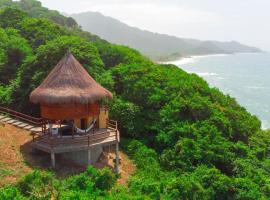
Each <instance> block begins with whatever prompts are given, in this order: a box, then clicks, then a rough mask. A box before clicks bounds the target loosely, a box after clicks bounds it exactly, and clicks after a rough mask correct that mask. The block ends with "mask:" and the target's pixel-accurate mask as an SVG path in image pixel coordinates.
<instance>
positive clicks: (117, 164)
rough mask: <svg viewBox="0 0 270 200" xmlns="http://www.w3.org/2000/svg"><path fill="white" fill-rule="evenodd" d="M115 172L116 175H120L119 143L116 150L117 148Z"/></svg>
mask: <svg viewBox="0 0 270 200" xmlns="http://www.w3.org/2000/svg"><path fill="white" fill-rule="evenodd" d="M115 172H116V174H119V173H120V170H119V143H118V142H117V143H116V148H115Z"/></svg>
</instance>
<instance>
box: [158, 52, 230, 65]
mask: <svg viewBox="0 0 270 200" xmlns="http://www.w3.org/2000/svg"><path fill="white" fill-rule="evenodd" d="M229 55H232V54H205V55H194V56H185V57H180V58H178V59H177V60H170V61H164V62H159V63H160V64H173V65H177V66H178V65H183V64H188V63H194V62H196V59H200V58H206V57H216V56H229Z"/></svg>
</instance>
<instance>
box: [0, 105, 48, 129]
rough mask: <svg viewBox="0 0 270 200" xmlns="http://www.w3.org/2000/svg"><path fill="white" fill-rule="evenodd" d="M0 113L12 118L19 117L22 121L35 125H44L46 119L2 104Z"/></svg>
mask: <svg viewBox="0 0 270 200" xmlns="http://www.w3.org/2000/svg"><path fill="white" fill-rule="evenodd" d="M0 113H2V114H4V115H7V116H9V117H12V119H18V120H20V121H23V122H27V123H29V124H31V125H34V126H42V125H43V124H44V120H43V119H42V118H36V117H32V116H29V115H26V114H23V113H20V112H17V111H15V110H11V109H9V108H4V107H1V106H0Z"/></svg>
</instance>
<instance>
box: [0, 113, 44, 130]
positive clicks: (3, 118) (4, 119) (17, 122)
mask: <svg viewBox="0 0 270 200" xmlns="http://www.w3.org/2000/svg"><path fill="white" fill-rule="evenodd" d="M0 123H2V124H10V125H13V126H16V127H18V128H21V129H24V130H27V131H30V132H33V133H35V132H41V127H36V126H33V125H31V124H28V123H26V122H22V121H20V120H17V119H12V118H10V117H8V116H5V115H1V114H0Z"/></svg>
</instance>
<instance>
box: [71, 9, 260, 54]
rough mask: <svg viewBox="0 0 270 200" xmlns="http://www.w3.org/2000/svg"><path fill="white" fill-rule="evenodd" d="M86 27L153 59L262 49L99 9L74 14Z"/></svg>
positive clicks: (104, 37) (106, 38)
mask: <svg viewBox="0 0 270 200" xmlns="http://www.w3.org/2000/svg"><path fill="white" fill-rule="evenodd" d="M71 17H73V18H74V19H75V20H76V21H77V22H78V24H79V25H81V26H82V28H83V29H84V30H85V31H89V32H91V33H94V34H96V35H98V36H100V37H101V38H103V39H105V40H107V41H109V42H112V43H115V44H121V45H127V46H130V47H132V48H135V49H137V50H139V51H141V52H142V53H143V54H145V55H147V56H150V57H151V58H154V59H162V58H163V59H166V57H168V58H170V57H172V56H175V55H178V56H181V55H182V56H191V55H202V54H227V53H228V54H231V53H240V52H259V51H260V50H259V49H258V48H254V47H249V46H246V45H242V44H240V43H238V42H235V41H232V42H218V41H200V40H195V39H185V38H178V37H174V36H170V35H165V34H158V33H153V32H150V31H145V30H141V29H138V28H135V27H131V26H129V25H127V24H124V23H122V22H121V21H119V20H116V19H114V18H111V17H107V16H104V15H102V14H101V13H98V12H90V11H89V12H85V13H79V14H73V15H71Z"/></svg>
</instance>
